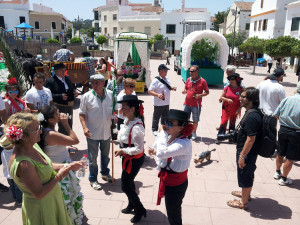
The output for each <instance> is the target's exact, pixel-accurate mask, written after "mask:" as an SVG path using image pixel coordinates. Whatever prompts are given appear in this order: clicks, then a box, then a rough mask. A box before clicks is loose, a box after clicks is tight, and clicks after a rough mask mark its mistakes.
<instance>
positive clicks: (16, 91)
mask: <svg viewBox="0 0 300 225" xmlns="http://www.w3.org/2000/svg"><path fill="white" fill-rule="evenodd" d="M8 93H9V94H13V93H15V94H18V93H19V91H18V90H15V91H8Z"/></svg>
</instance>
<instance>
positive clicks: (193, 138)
mask: <svg viewBox="0 0 300 225" xmlns="http://www.w3.org/2000/svg"><path fill="white" fill-rule="evenodd" d="M196 137H197V135H196V133H195V132H193V133H192V140H193V141H195V140H196Z"/></svg>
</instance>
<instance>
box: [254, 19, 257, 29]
mask: <svg viewBox="0 0 300 225" xmlns="http://www.w3.org/2000/svg"><path fill="white" fill-rule="evenodd" d="M256 29H257V21H255V22H254V31H256Z"/></svg>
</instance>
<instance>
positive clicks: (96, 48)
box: [86, 39, 99, 50]
mask: <svg viewBox="0 0 300 225" xmlns="http://www.w3.org/2000/svg"><path fill="white" fill-rule="evenodd" d="M86 45H87V46H88V47H89V50H93V48H94V50H98V49H99V45H96V44H95V42H93V40H92V39H88V40H86Z"/></svg>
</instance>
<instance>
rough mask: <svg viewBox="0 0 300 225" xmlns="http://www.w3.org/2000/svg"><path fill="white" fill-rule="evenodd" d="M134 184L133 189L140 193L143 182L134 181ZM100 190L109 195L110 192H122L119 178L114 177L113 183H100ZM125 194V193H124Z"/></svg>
mask: <svg viewBox="0 0 300 225" xmlns="http://www.w3.org/2000/svg"><path fill="white" fill-rule="evenodd" d="M134 184H135V190H136V193H137V194H139V193H140V191H139V190H140V188H141V187H142V186H143V183H142V182H140V181H136V180H135V181H134ZM101 186H102V190H103V191H104V193H105V195H111V194H112V193H123V191H122V188H121V179H120V178H118V179H115V182H114V184H113V185H112V183H109V182H106V183H101ZM124 195H125V193H124Z"/></svg>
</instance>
